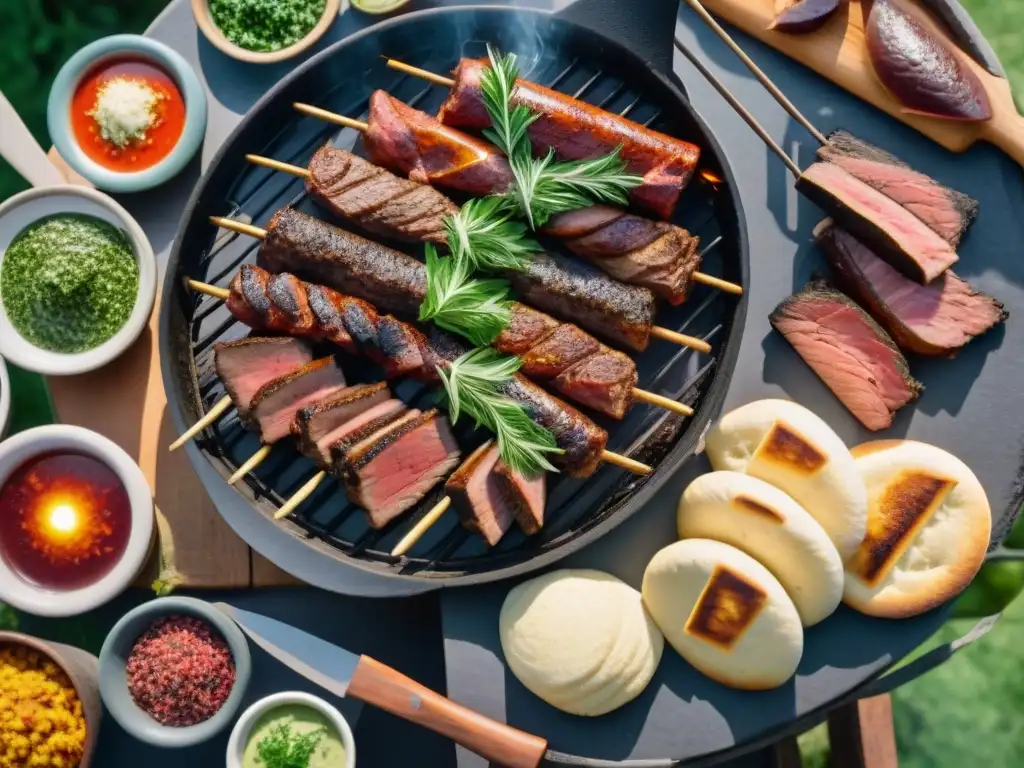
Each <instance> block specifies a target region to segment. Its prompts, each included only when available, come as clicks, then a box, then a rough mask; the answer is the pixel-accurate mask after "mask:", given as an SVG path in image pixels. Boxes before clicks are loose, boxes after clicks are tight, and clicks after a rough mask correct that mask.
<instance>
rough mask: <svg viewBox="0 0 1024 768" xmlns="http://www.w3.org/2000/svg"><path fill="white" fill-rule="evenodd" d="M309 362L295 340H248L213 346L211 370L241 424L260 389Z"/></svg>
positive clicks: (307, 353) (305, 350) (309, 354)
mask: <svg viewBox="0 0 1024 768" xmlns="http://www.w3.org/2000/svg"><path fill="white" fill-rule="evenodd" d="M258 327H259V326H258ZM312 360H313V353H312V352H311V351H310V349H309V347H307V346H306V345H305V344H303V343H302V342H301V341H299V340H298V339H288V338H285V339H282V338H260V337H257V336H250V337H249V338H247V339H239V340H238V341H222V342H217V343H216V344H214V345H213V367H214V369H215V370H216V371H217V376H218V378H220V380H221V383H223V384H224V389H226V390H227V393H228V396H229V397H230V398H231V402H232V403H234V405H235V408H236V409H237V410H238V417H239V418H240V419H243V420H244V419H246V418H247V417H248V415H249V403H250V402H251V401H252V398H253V395H255V394H256V392H257V391H258V390H259V388H260V387H262V386H263V385H264V384H266V383H267V382H269V381H273V380H274V379H276V378H279V377H281V376H284V375H286V374H289V373H292V372H293V371H297V370H299V369H300V368H302V367H303V366H304V365H306V364H307V363H310V362H312Z"/></svg>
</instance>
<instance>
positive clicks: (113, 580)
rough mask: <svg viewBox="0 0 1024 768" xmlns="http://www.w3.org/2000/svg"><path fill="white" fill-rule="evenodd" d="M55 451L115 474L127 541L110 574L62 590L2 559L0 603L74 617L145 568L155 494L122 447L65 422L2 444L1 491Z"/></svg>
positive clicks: (110, 595)
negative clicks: (127, 518) (127, 519)
mask: <svg viewBox="0 0 1024 768" xmlns="http://www.w3.org/2000/svg"><path fill="white" fill-rule="evenodd" d="M54 451H74V452H77V453H83V454H86V455H89V456H92V457H94V458H96V459H98V460H99V461H101V462H102V463H104V464H105V465H106V466H107V467H109V468H110V470H111V471H113V472H114V473H115V474H116V475H117V477H118V479H119V480H120V481H121V484H122V485H123V486H124V489H125V492H126V493H127V496H128V501H129V503H130V505H131V531H130V533H129V534H128V542H127V544H126V546H125V550H124V552H123V554H122V555H121V558H120V560H118V561H117V562H116V563H115V564H114V566H113V567H112V568H111V570H110V571H108V572H107V573H106V575H104V576H102V577H101V578H100V579H99V580H97V581H95V582H93V583H92V584H89V585H87V586H84V587H79V588H75V589H67V590H60V591H57V590H54V589H50V588H47V587H42V586H39V585H37V584H34V583H32V582H30V581H27V580H25V579H24V578H22V577H21V575H19V574H18V573H17V571H16V570H14V569H13V568H12V567H11V565H10V564H9V563H8V562H7V560H6V558H5V557H2V556H0V602H4V603H7V604H9V605H11V606H13V607H14V608H17V609H19V610H22V611H26V612H27V613H32V614H35V615H37V616H75V615H78V614H80V613H85V612H86V611H90V610H92V609H93V608H96V607H97V606H100V605H103V604H104V603H106V602H108V601H109V600H111V599H112V598H114V597H116V596H117V595H119V594H120V593H121V592H123V591H124V590H125V589H126V588H127V587H128V585H129V584H131V583H132V581H134V579H135V577H136V576H137V575H138V574H139V572H140V571H141V570H142V567H143V566H144V565H145V562H146V557H147V555H148V554H149V548H150V543H151V542H152V540H153V495H152V491H151V490H150V488H149V484H148V483H147V482H146V478H145V476H144V475H143V474H142V470H141V469H139V466H138V465H137V464H136V463H135V462H134V461H133V460H132V458H131V456H129V455H128V454H127V453H125V452H124V451H123V450H122V449H121V447H120V446H118V445H117V444H116V443H114V442H113V441H111V440H109V439H107V438H106V437H104V436H103V435H100V434H97V433H95V432H93V431H91V430H88V429H84V428H82V427H75V426H71V425H67V424H51V425H48V426H45V427H36V428H34V429H29V430H26V431H24V432H20V433H18V434H17V435H14V436H13V437H11V438H8V439H7V440H4V441H3V442H2V443H0V488H2V487H3V485H4V484H5V483H6V482H7V480H8V478H9V477H10V476H11V474H12V473H13V472H14V471H15V470H16V469H18V467H20V466H21V465H22V464H24V463H25V462H26V461H28V460H29V459H31V458H33V457H35V456H39V455H40V454H44V453H51V452H54Z"/></svg>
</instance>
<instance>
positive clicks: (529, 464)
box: [437, 348, 562, 475]
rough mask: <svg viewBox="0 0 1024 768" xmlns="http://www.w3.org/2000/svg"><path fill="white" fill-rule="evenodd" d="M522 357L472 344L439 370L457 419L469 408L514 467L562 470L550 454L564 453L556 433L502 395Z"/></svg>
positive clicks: (515, 469)
mask: <svg viewBox="0 0 1024 768" xmlns="http://www.w3.org/2000/svg"><path fill="white" fill-rule="evenodd" d="M521 365H522V360H520V359H519V358H518V357H506V356H503V355H500V354H498V353H497V352H496V351H494V350H493V349H490V348H479V349H472V350H470V351H469V352H467V353H466V354H464V355H463V356H462V357H460V358H458V359H457V360H455V361H454V362H453V363H451V364H450V365H449V366H448V369H447V370H445V369H444V368H442V367H439V368H438V369H437V370H438V373H439V374H440V376H441V382H442V383H443V384H444V390H445V395H446V396H447V399H448V413H449V415H450V416H451V419H452V424H455V423H456V422H457V421H458V419H459V416H460V415H461V414H462V412H463V411H464V412H465V413H467V414H468V415H469V416H471V417H472V418H473V419H474V420H475V421H476V423H477V426H482V427H486V428H487V429H488V430H490V431H491V432H492V433H493V434H494V436H495V437H496V438H497V441H498V453H499V454H500V455H501V458H502V460H503V461H504V462H505V464H507V465H508V467H509V469H511V470H512V471H513V472H520V473H523V474H526V475H532V474H535V473H537V472H539V471H542V470H547V471H549V472H557V471H558V470H556V469H555V468H554V466H552V464H551V462H549V461H548V460H547V458H546V456H545V454H549V453H562V450H561V449H560V448H558V447H557V446H556V445H555V438H554V437H552V435H551V433H550V432H549V431H548V430H546V429H543V428H542V427H539V426H538V425H537V424H535V423H534V422H533V421H532V420H531V419H530V417H529V416H528V415H527V413H526V411H525V410H524V409H523V407H522V406H521V405H519V404H518V403H516V402H515V401H514V400H512V399H510V398H509V397H507V396H506V395H504V394H502V392H501V387H502V386H503V385H504V384H506V383H507V382H508V381H509V380H510V379H511V378H512V376H513V375H514V374H515V373H516V371H518V370H519V367H520V366H521Z"/></svg>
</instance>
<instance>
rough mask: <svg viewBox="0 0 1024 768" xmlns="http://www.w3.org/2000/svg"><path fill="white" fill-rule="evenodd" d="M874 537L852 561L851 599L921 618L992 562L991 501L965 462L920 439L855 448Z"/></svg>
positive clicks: (865, 609)
mask: <svg viewBox="0 0 1024 768" xmlns="http://www.w3.org/2000/svg"><path fill="white" fill-rule="evenodd" d="M853 456H854V458H855V460H856V464H857V469H858V471H859V472H860V473H861V476H862V477H863V478H864V482H865V484H866V485H867V489H868V532H867V536H866V537H865V539H864V543H863V544H862V545H861V546H860V548H859V549H858V550H857V552H856V554H855V555H854V556H853V557H852V558H851V559H850V560H849V561H847V563H846V586H845V591H844V594H843V600H844V601H845V602H846V603H847V604H848V605H849V606H850V607H852V608H855V609H856V610H858V611H861V612H862V613H867V614H869V615H871V616H882V617H885V618H892V619H900V618H906V617H908V616H916V615H917V614H919V613H923V612H925V611H927V610H930V609H932V608H934V607H936V606H938V605H941V604H942V603H944V602H946V601H947V600H949V599H951V598H953V597H955V596H956V595H958V594H960V592H961V591H962V590H963V589H964V587H966V586H967V585H968V584H970V582H971V579H973V578H974V575H975V574H976V573H977V572H978V569H979V568H980V567H981V564H982V562H983V561H984V559H985V552H986V550H987V549H988V545H989V539H990V537H991V534H992V513H991V510H990V509H989V504H988V497H987V496H986V495H985V490H984V489H983V488H982V487H981V483H980V482H978V478H977V477H975V476H974V473H973V472H971V470H970V469H969V468H968V467H967V465H966V464H964V463H963V462H962V461H960V459H958V458H956V456H953V455H952V454H951V453H948V452H946V451H944V450H942V449H941V448H936V447H935V446H934V445H928V444H926V443H918V442H915V441H913V440H878V441H874V442H870V443H864V444H863V445H859V446H857V447H856V448H854V449H853Z"/></svg>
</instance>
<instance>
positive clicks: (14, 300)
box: [0, 213, 139, 354]
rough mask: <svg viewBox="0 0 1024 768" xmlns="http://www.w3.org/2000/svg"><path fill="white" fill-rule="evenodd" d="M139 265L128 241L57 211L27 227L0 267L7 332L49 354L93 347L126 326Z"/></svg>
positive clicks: (101, 224)
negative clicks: (15, 334)
mask: <svg viewBox="0 0 1024 768" xmlns="http://www.w3.org/2000/svg"><path fill="white" fill-rule="evenodd" d="M138 292H139V265H138V262H137V261H136V259H135V254H134V252H133V251H132V246H131V242H130V241H129V240H128V236H127V235H126V234H125V233H124V232H122V231H121V230H120V229H118V228H117V227H114V226H112V225H111V224H108V223H107V222H105V221H103V220H102V219H98V218H96V217H94V216H87V215H84V214H77V213H60V214H55V215H53V216H47V217H45V218H42V219H40V220H39V221H36V222H35V223H33V224H31V225H29V226H28V227H26V228H25V229H23V230H22V231H21V232H19V233H18V235H17V236H16V237H15V238H14V239H13V240H12V241H11V244H10V245H9V246H8V247H7V250H6V252H5V253H4V257H3V263H2V264H0V302H2V303H3V306H4V310H5V311H6V313H7V317H8V318H9V319H10V321H11V324H12V325H13V326H14V329H15V330H16V331H17V332H18V333H19V334H21V335H22V336H23V337H24V338H25V339H26V340H27V341H29V342H30V343H32V344H34V345H35V346H37V347H39V348H40V349H45V350H48V351H50V352H60V353H64V354H73V353H77V352H85V351H87V350H90V349H94V348H95V347H98V346H99V345H100V344H102V343H103V342H105V341H107V340H108V339H110V338H111V337H112V336H113V335H114V334H116V333H117V332H118V331H119V330H120V329H121V328H122V327H123V326H124V324H125V323H126V322H127V321H128V317H129V316H130V315H131V313H132V309H133V308H134V306H135V301H136V298H137V296H138Z"/></svg>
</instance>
